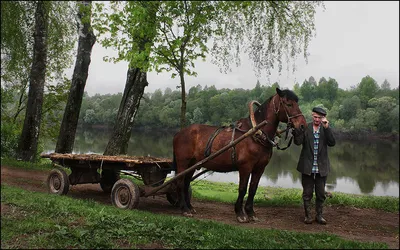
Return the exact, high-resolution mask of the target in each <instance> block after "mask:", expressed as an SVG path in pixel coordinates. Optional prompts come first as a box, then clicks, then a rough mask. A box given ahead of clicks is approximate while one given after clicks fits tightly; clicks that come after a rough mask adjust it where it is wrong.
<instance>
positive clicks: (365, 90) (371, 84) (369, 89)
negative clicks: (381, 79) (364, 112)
mask: <svg viewBox="0 0 400 250" xmlns="http://www.w3.org/2000/svg"><path fill="white" fill-rule="evenodd" d="M378 90H379V85H378V83H377V82H376V81H375V80H374V79H373V78H372V77H370V76H366V77H364V78H363V79H361V82H360V83H359V84H358V85H357V90H356V91H357V93H358V95H359V96H360V101H361V105H362V107H363V108H366V107H367V103H368V100H370V99H371V98H373V97H375V96H376V94H377V93H378Z"/></svg>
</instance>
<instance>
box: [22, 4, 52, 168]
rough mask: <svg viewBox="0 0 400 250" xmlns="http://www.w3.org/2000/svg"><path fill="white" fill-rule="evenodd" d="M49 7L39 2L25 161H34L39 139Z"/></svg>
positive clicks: (23, 136) (23, 139)
mask: <svg viewBox="0 0 400 250" xmlns="http://www.w3.org/2000/svg"><path fill="white" fill-rule="evenodd" d="M48 5H49V4H48V2H43V1H39V2H38V3H37V6H36V13H35V33H34V37H35V43H34V49H33V51H34V52H33V53H34V54H33V62H32V69H31V73H30V82H29V93H28V105H27V109H26V114H25V121H24V126H23V129H22V134H21V137H20V139H19V145H18V157H19V158H20V159H22V160H23V161H33V160H34V157H35V154H36V151H37V144H38V139H39V131H40V123H41V119H42V104H43V91H44V81H45V75H46V61H47V38H48V30H47V29H48V20H49V17H48V15H49V14H48V13H49V7H48Z"/></svg>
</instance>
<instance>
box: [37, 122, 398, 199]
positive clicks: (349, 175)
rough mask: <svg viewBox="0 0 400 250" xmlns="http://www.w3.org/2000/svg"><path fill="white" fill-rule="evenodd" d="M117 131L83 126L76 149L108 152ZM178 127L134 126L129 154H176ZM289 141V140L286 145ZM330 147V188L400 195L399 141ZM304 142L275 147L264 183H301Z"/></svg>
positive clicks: (49, 144)
mask: <svg viewBox="0 0 400 250" xmlns="http://www.w3.org/2000/svg"><path fill="white" fill-rule="evenodd" d="M110 134H111V131H110V130H104V129H86V130H84V129H78V131H77V136H76V138H75V145H74V151H73V153H77V154H88V153H95V154H102V153H103V152H104V149H105V147H106V145H107V142H108V140H109V137H110ZM173 135H174V133H173V132H166V131H142V130H141V131H135V130H134V131H133V132H132V136H131V139H130V141H129V146H128V155H136V156H154V157H167V158H172V138H173ZM282 146H283V145H282ZM54 148H55V141H52V140H46V141H45V143H44V152H45V153H51V152H54ZM328 150H329V158H330V161H331V173H330V174H329V176H328V179H327V190H329V191H331V192H343V193H351V194H362V195H374V196H395V197H399V153H398V152H399V143H398V141H397V142H387V141H359V140H358V141H350V140H337V142H336V145H335V146H334V147H331V148H329V149H328ZM300 151H301V147H300V146H296V145H294V144H292V146H291V147H290V148H288V149H287V150H284V151H280V150H277V149H274V153H273V156H272V159H271V161H270V163H269V164H268V165H267V167H266V168H265V171H264V174H263V176H262V178H261V180H260V184H259V185H260V186H273V187H283V188H301V175H300V173H299V172H297V170H296V166H297V160H298V158H299V155H300ZM199 179H205V180H210V181H220V182H234V183H238V180H239V176H238V172H230V173H211V174H208V173H206V174H205V175H203V176H201V177H199Z"/></svg>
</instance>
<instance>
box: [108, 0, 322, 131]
mask: <svg viewBox="0 0 400 250" xmlns="http://www.w3.org/2000/svg"><path fill="white" fill-rule="evenodd" d="M137 4H138V3H127V4H126V5H127V6H128V5H129V6H131V8H125V9H124V10H125V11H124V12H118V13H114V14H112V15H109V17H110V18H109V22H108V23H117V24H118V25H121V26H124V25H127V23H128V24H129V26H130V27H137V26H138V25H140V26H143V25H145V22H140V18H138V17H140V15H141V12H140V11H138V8H136V7H134V6H135V5H137ZM320 4H321V3H320V2H291V1H285V2H281V1H276V2H275V1H271V2H265V1H260V2H251V1H245V2H229V1H170V2H169V1H167V2H161V3H160V5H159V9H158V12H157V15H156V16H155V19H154V20H155V21H156V23H157V30H156V33H155V36H154V40H153V41H154V42H153V41H152V43H149V44H148V46H147V48H148V50H149V51H150V50H151V52H152V53H151V54H150V57H149V63H150V64H148V63H147V61H146V62H145V63H143V62H144V61H143V56H141V53H140V51H139V50H138V49H137V46H130V44H129V42H127V40H126V39H124V38H121V37H118V36H117V32H111V33H112V35H111V36H112V38H111V40H112V44H113V45H114V47H116V48H118V50H119V55H118V57H117V59H114V60H115V61H119V60H122V59H125V58H126V54H127V51H129V52H130V54H129V55H130V58H131V59H133V58H134V59H135V60H134V61H135V63H136V65H137V66H138V67H140V68H141V69H146V70H147V69H149V70H152V69H155V70H156V71H164V70H165V71H172V70H173V71H174V73H172V77H175V76H179V79H180V85H179V88H180V89H181V101H182V105H181V127H182V126H184V125H185V123H186V119H185V114H186V112H185V111H186V89H185V78H184V77H185V75H196V72H195V71H194V70H192V68H194V60H196V59H198V58H202V59H204V58H205V57H206V54H208V53H209V52H211V53H212V54H213V56H214V57H213V62H215V63H216V64H217V65H219V66H220V68H221V70H222V68H223V69H224V71H225V72H226V71H227V69H229V68H230V65H231V63H232V62H233V61H235V62H236V63H237V64H239V63H240V54H241V52H242V51H244V52H246V53H248V54H249V56H250V58H251V59H252V60H253V61H254V65H255V68H256V69H257V72H262V71H264V70H266V71H267V72H268V73H270V71H271V69H272V68H273V67H274V63H275V62H276V61H277V62H278V68H279V71H281V69H282V57H283V56H286V62H287V63H289V60H290V59H291V58H293V59H295V57H296V56H297V55H298V54H300V53H302V52H303V54H304V56H305V58H306V59H307V48H308V43H309V41H310V39H311V37H312V36H313V32H314V30H315V27H314V14H315V9H316V7H317V6H319V5H320ZM233 16H234V17H237V18H232V17H233ZM105 23H106V22H104V24H105ZM151 25H153V24H151ZM144 28H147V27H144ZM145 30H147V29H145ZM150 30H152V29H150ZM113 34H115V36H114V35H113ZM209 39H212V40H213V45H212V49H211V51H209V48H208V44H207V42H208V40H209ZM146 58H147V57H146ZM147 66H149V67H148V68H147ZM294 68H295V65H293V69H294Z"/></svg>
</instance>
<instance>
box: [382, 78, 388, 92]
mask: <svg viewBox="0 0 400 250" xmlns="http://www.w3.org/2000/svg"><path fill="white" fill-rule="evenodd" d="M381 89H382V90H390V83H389V82H388V80H387V79H385V80H384V81H383V83H382V85H381Z"/></svg>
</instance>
